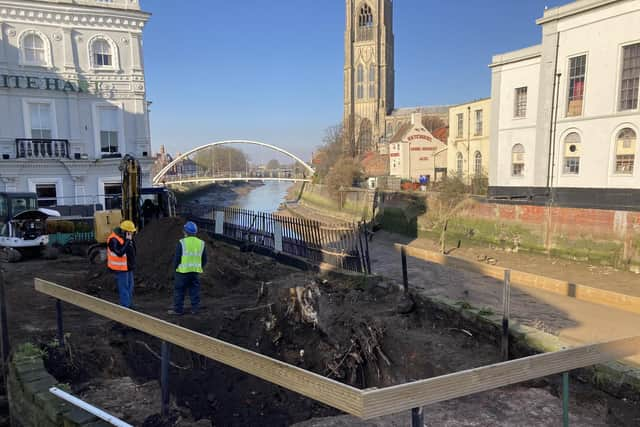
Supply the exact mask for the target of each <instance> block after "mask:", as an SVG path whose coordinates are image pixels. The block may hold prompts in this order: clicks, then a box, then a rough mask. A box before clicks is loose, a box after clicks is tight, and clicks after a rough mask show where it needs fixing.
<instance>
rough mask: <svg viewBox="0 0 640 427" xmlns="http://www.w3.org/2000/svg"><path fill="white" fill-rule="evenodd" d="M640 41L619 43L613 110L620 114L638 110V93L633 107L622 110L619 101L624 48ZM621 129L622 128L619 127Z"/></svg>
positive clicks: (639, 106)
mask: <svg viewBox="0 0 640 427" xmlns="http://www.w3.org/2000/svg"><path fill="white" fill-rule="evenodd" d="M639 43H640V39H638V40H634V41H630V42H628V43H624V44H620V45H619V50H618V80H617V82H616V105H615V111H616V112H617V113H620V114H629V113H633V112H634V111H640V95H639V99H638V105H636V108H634V109H628V110H622V109H620V102H621V101H622V93H621V91H622V71H623V69H622V67H623V66H624V48H625V47H628V46H633V45H636V44H639ZM620 129H622V128H620Z"/></svg>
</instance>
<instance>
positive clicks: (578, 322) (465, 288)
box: [369, 232, 640, 367]
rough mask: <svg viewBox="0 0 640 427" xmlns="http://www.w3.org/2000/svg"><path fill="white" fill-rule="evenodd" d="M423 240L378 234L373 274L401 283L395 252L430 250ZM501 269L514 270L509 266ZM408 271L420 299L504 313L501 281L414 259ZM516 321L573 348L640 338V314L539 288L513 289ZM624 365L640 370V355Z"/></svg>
mask: <svg viewBox="0 0 640 427" xmlns="http://www.w3.org/2000/svg"><path fill="white" fill-rule="evenodd" d="M421 240H422V239H417V240H412V239H408V238H405V237H402V236H398V235H394V234H391V233H387V232H378V233H376V234H375V235H374V237H373V240H372V241H371V242H370V243H369V250H370V256H371V262H372V268H373V272H374V273H376V274H379V275H382V276H385V277H388V278H390V279H394V280H396V281H398V282H399V283H401V281H402V265H401V259H400V253H399V252H398V251H397V250H396V249H395V248H394V243H403V244H409V245H410V246H417V247H424V245H425V242H424V241H421ZM456 256H459V254H456ZM500 265H501V266H502V267H510V265H505V264H503V263H501V264H500ZM407 270H408V278H409V287H410V289H412V290H413V291H414V292H418V293H419V294H420V295H423V296H426V297H446V298H448V299H451V300H453V301H460V302H466V303H468V304H470V305H472V306H474V307H477V308H486V309H487V310H490V311H493V312H494V313H501V312H502V290H503V284H502V282H501V281H498V280H495V279H491V278H488V277H485V276H482V275H480V274H477V273H472V272H468V271H461V270H455V269H451V268H447V267H444V266H441V265H438V264H432V263H429V262H427V261H423V260H420V259H416V258H412V257H407ZM629 274H632V273H629ZM638 282H640V277H638ZM588 285H589V286H592V284H588ZM511 319H513V320H515V321H517V322H519V323H521V324H524V325H527V326H531V327H534V328H536V329H540V330H543V331H544V332H548V333H551V334H554V335H557V336H558V337H559V338H560V339H561V340H562V341H564V342H566V343H567V344H569V345H585V344H592V343H597V342H601V341H608V340H612V339H616V338H625V337H629V336H635V335H638V334H640V315H638V314H634V313H630V312H627V311H623V310H617V309H615V308H612V307H607V306H603V305H599V304H594V303H589V302H585V301H580V300H576V299H574V298H570V297H566V296H562V295H556V294H552V293H548V292H545V291H540V290H536V289H527V290H523V289H516V288H512V291H511ZM624 362H625V363H626V364H629V365H632V366H635V367H640V354H638V355H636V356H633V357H630V358H627V359H625V360H624Z"/></svg>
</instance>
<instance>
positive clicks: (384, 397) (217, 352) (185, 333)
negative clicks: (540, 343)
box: [34, 279, 640, 425]
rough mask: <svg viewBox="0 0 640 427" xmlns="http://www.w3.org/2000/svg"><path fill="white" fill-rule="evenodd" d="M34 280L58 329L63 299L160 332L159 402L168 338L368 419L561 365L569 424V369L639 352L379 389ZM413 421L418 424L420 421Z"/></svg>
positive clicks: (584, 351) (590, 352)
mask: <svg viewBox="0 0 640 427" xmlns="http://www.w3.org/2000/svg"><path fill="white" fill-rule="evenodd" d="M34 282H35V289H36V290H37V291H38V292H41V293H43V294H46V295H49V296H51V297H53V298H56V300H57V303H56V304H57V307H58V314H59V316H58V328H59V330H58V335H59V336H60V337H64V333H63V331H62V309H61V303H60V302H61V301H64V302H66V303H69V304H72V305H75V306H77V307H81V308H83V309H85V310H89V311H91V312H93V313H96V314H98V315H101V316H103V317H106V318H108V319H111V320H114V321H116V322H119V323H121V324H123V325H126V326H129V327H132V328H135V329H137V330H139V331H142V332H145V333H147V334H149V335H152V336H154V337H157V338H159V339H161V340H163V352H162V353H163V363H162V365H163V374H162V377H163V379H164V380H163V381H162V384H163V403H166V402H167V401H168V400H165V399H168V388H167V387H168V381H167V380H166V378H167V377H166V376H167V375H168V354H169V352H168V344H167V343H171V344H174V345H177V346H180V347H182V348H185V349H187V350H190V351H193V352H194V353H197V354H200V355H203V356H205V357H208V358H210V359H212V360H215V361H218V362H220V363H223V364H225V365H227V366H231V367H233V368H236V369H239V370H241V371H243V372H245V373H247V374H250V375H254V376H256V377H259V378H262V379H264V380H266V381H269V382H271V383H273V384H277V385H279V386H281V387H284V388H286V389H289V390H291V391H294V392H297V393H299V394H301V395H303V396H306V397H308V398H311V399H313V400H316V401H318V402H322V403H324V404H326V405H329V406H331V407H333V408H336V409H339V410H341V411H344V412H346V413H349V414H352V415H355V416H356V417H359V418H361V419H371V418H376V417H380V416H384V415H389V414H394V413H398V412H402V411H406V410H409V409H411V410H412V412H413V415H414V417H413V420H414V421H416V420H419V419H421V418H422V416H421V413H422V407H423V406H425V405H429V404H432V403H436V402H442V401H446V400H450V399H455V398H458V397H463V396H467V395H470V394H474V393H479V392H482V391H488V390H492V389H495V388H499V387H504V386H508V385H511V384H517V383H521V382H525V381H529V380H533V379H536V378H541V377H545V376H548V375H553V374H558V373H563V377H564V385H565V387H564V391H565V393H566V395H565V399H564V405H565V422H566V423H567V424H568V412H567V411H566V408H567V406H568V378H569V377H568V374H567V373H568V372H569V371H570V370H573V369H578V368H583V367H586V366H591V365H595V364H599V363H604V362H608V361H611V360H615V359H619V358H624V357H627V356H631V355H634V354H637V353H640V336H635V337H629V338H623V339H617V340H612V341H608V342H604V343H599V344H591V345H586V346H581V347H576V348H571V349H567V350H562V351H557V352H553V353H544V354H538V355H535V356H529V357H525V358H521V359H516V360H511V361H507V362H502V363H496V364H493V365H489V366H484V367H480V368H474V369H469V370H465V371H461V372H455V373H452V374H448V375H442V376H439V377H435V378H430V379H426V380H420V381H414V382H410V383H406V384H401V385H396V386H391V387H385V388H382V389H366V390H360V389H357V388H355V387H351V386H349V385H346V384H342V383H340V382H337V381H334V380H331V379H329V378H326V377H323V376H321V375H318V374H315V373H313V372H309V371H306V370H304V369H301V368H298V367H296V366H293V365H289V364H287V363H284V362H281V361H279V360H275V359H272V358H270V357H267V356H264V355H261V354H258V353H255V352H253V351H250V350H247V349H244V348H241V347H238V346H236V345H233V344H229V343H227V342H224V341H221V340H219V339H216V338H212V337H209V336H206V335H203V334H201V333H198V332H194V331H192V330H189V329H186V328H183V327H181V326H178V325H175V324H172V323H169V322H166V321H164V320H161V319H157V318H155V317H152V316H149V315H146V314H143V313H140V312H137V311H133V310H129V309H127V308H124V307H121V306H119V305H116V304H113V303H110V302H108V301H105V300H102V299H99V298H96V297H93V296H90V295H86V294H84V293H81V292H78V291H75V290H72V289H69V288H65V287H63V286H60V285H57V284H55V283H51V282H48V281H45V280H42V279H35V280H34ZM165 369H166V370H167V371H166V372H165ZM416 425H422V423H420V424H416Z"/></svg>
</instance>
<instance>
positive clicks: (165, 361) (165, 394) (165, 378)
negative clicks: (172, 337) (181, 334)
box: [160, 341, 169, 416]
mask: <svg viewBox="0 0 640 427" xmlns="http://www.w3.org/2000/svg"><path fill="white" fill-rule="evenodd" d="M161 353H162V362H161V363H160V386H161V388H162V416H167V415H169V343H168V342H166V341H162V351H161Z"/></svg>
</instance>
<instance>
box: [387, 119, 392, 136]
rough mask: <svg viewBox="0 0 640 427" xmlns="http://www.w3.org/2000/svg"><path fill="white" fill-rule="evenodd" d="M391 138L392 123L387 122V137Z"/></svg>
mask: <svg viewBox="0 0 640 427" xmlns="http://www.w3.org/2000/svg"><path fill="white" fill-rule="evenodd" d="M392 136H393V123H391V122H389V123H387V137H389V138H390V137H392Z"/></svg>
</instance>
